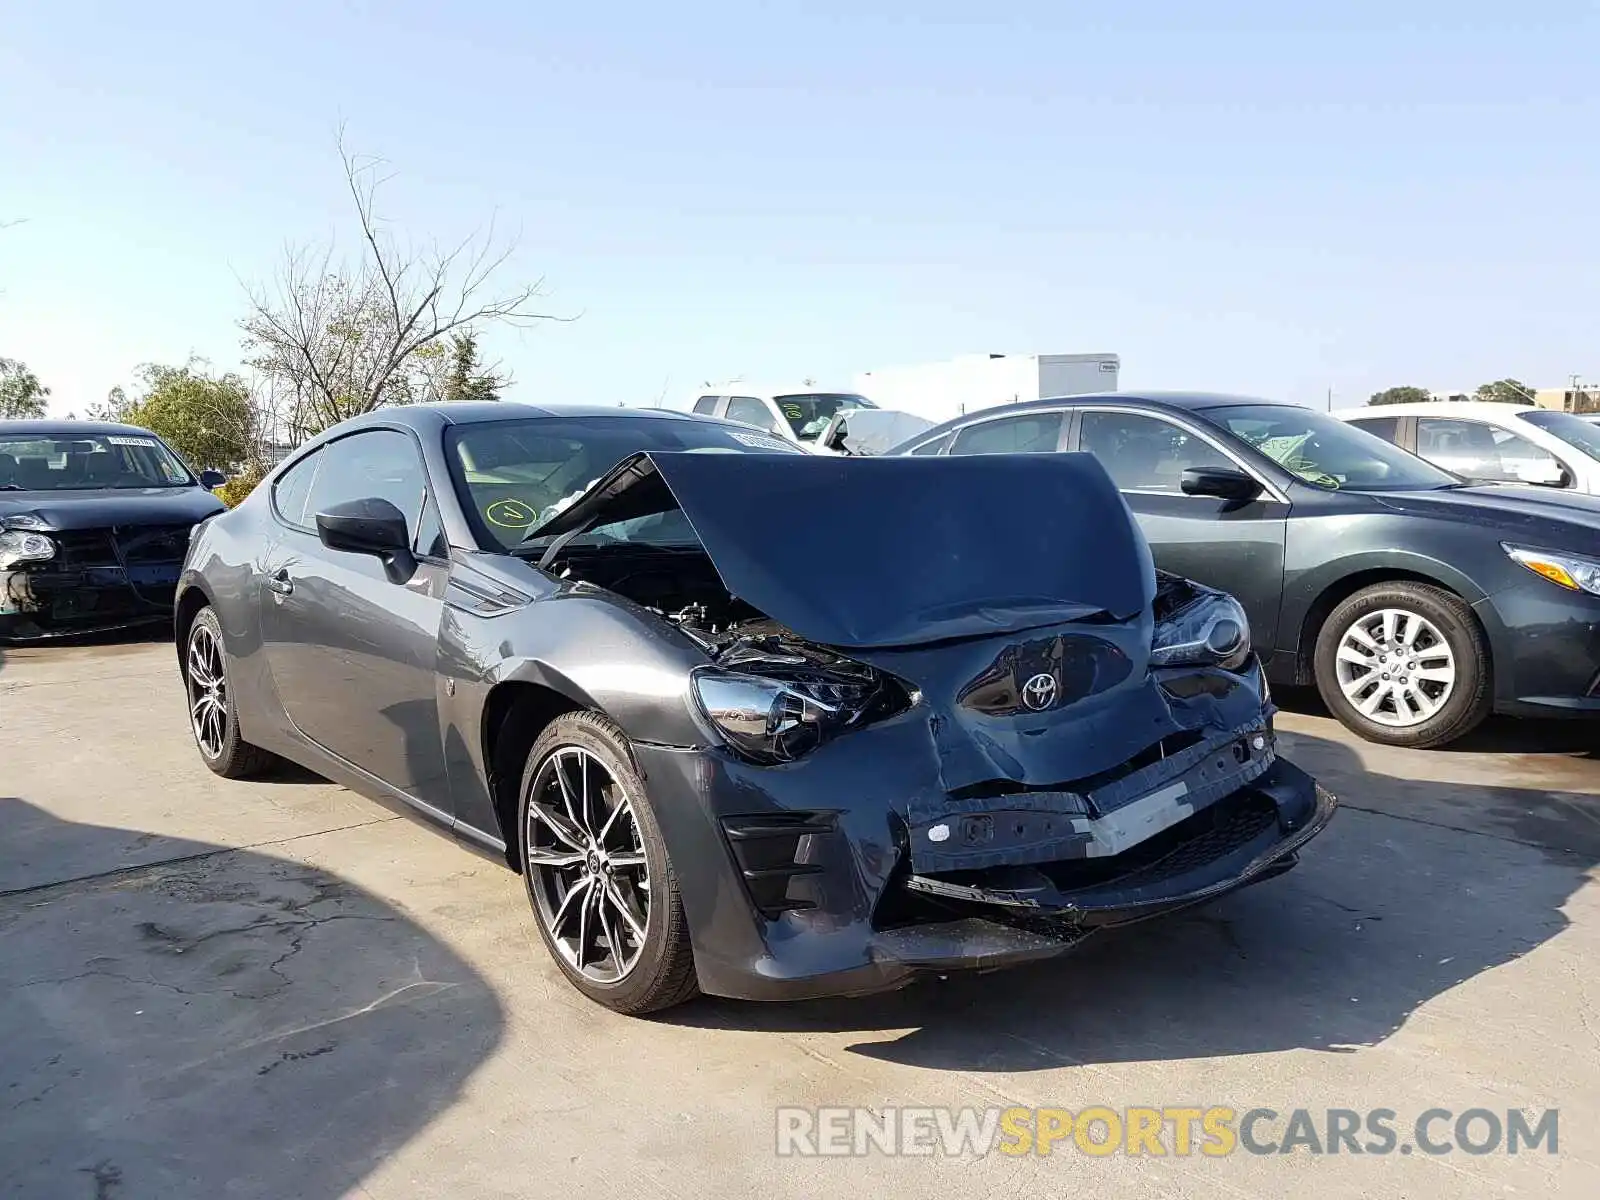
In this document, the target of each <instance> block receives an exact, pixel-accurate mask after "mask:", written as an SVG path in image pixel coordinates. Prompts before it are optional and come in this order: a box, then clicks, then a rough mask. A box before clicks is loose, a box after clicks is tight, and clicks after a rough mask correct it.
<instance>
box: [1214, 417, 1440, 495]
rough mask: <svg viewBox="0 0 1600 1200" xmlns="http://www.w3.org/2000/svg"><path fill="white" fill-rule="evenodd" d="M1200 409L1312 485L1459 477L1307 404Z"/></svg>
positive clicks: (1429, 484) (1420, 484)
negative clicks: (1304, 406)
mask: <svg viewBox="0 0 1600 1200" xmlns="http://www.w3.org/2000/svg"><path fill="white" fill-rule="evenodd" d="M1199 415H1200V416H1202V417H1204V418H1205V419H1206V420H1207V421H1209V422H1210V423H1211V424H1213V425H1215V426H1217V427H1219V428H1221V429H1224V430H1226V431H1227V432H1228V433H1231V434H1233V436H1234V437H1236V438H1238V439H1239V440H1241V441H1243V442H1246V443H1247V444H1249V445H1250V446H1253V447H1254V448H1255V449H1257V450H1259V451H1261V453H1262V454H1265V455H1266V456H1267V457H1268V458H1270V459H1271V460H1272V461H1273V462H1275V463H1277V464H1278V465H1279V466H1280V467H1282V468H1283V469H1284V470H1286V471H1289V472H1291V473H1292V474H1294V475H1295V476H1297V477H1298V478H1300V479H1301V480H1303V481H1304V482H1306V483H1309V484H1310V485H1311V486H1312V487H1320V488H1329V489H1339V488H1345V489H1349V490H1351V491H1358V492H1398V491H1417V490H1425V489H1429V488H1443V487H1457V486H1460V484H1461V483H1462V482H1463V481H1462V480H1461V479H1459V478H1458V477H1457V476H1455V475H1452V474H1450V473H1449V472H1448V471H1442V470H1440V469H1439V468H1438V467H1435V466H1433V465H1432V464H1431V463H1426V462H1423V461H1422V459H1420V458H1418V457H1416V456H1415V455H1414V454H1409V453H1407V452H1406V451H1404V450H1402V449H1400V447H1398V446H1394V445H1391V444H1390V443H1388V442H1386V441H1384V440H1383V439H1382V438H1380V437H1378V436H1376V435H1375V434H1371V433H1367V432H1366V431H1365V430H1362V429H1357V428H1356V427H1355V426H1353V425H1347V424H1345V423H1344V422H1343V421H1340V420H1338V419H1337V418H1335V417H1331V416H1328V415H1327V414H1326V413H1319V412H1315V411H1313V410H1312V409H1309V408H1295V407H1292V406H1289V405H1277V404H1235V405H1228V406H1226V407H1223V408H1211V409H1205V410H1204V411H1202V412H1201V413H1199Z"/></svg>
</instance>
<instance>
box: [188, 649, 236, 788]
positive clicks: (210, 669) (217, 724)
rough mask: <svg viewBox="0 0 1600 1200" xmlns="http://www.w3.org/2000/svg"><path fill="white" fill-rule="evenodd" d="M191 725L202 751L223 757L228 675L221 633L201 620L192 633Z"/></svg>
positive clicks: (190, 668)
mask: <svg viewBox="0 0 1600 1200" xmlns="http://www.w3.org/2000/svg"><path fill="white" fill-rule="evenodd" d="M189 724H190V725H191V726H193V728H194V740H195V743H196V744H197V745H198V746H199V747H200V753H201V754H204V755H205V756H206V757H207V758H221V757H222V749H223V747H224V746H225V745H226V744H227V740H228V676H227V673H226V672H225V671H224V669H223V666H222V647H221V645H219V644H218V642H217V635H216V634H215V633H213V632H212V631H211V627H210V626H209V625H203V624H199V623H196V625H195V627H194V632H193V633H191V634H190V635H189Z"/></svg>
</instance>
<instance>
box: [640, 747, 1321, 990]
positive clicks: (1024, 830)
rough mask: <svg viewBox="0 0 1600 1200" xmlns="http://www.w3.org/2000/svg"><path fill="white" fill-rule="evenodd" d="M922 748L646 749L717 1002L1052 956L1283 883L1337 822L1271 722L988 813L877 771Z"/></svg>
mask: <svg viewBox="0 0 1600 1200" xmlns="http://www.w3.org/2000/svg"><path fill="white" fill-rule="evenodd" d="M917 737H918V730H917V728H916V723H915V722H914V721H904V722H899V723H895V722H891V723H889V725H888V726H886V727H880V728H879V729H878V730H876V731H874V736H873V737H871V738H867V737H863V738H861V739H841V740H840V741H839V742H838V743H836V744H835V745H833V746H830V747H828V748H827V750H828V752H827V753H823V754H819V755H817V756H815V758H814V760H813V761H808V762H804V763H798V764H793V765H792V766H790V767H786V768H778V769H763V768H755V767H750V766H747V765H745V764H743V763H740V762H737V761H734V760H731V759H729V758H728V757H726V756H724V755H722V754H720V753H718V752H716V751H689V750H674V749H669V748H666V747H653V746H638V747H636V754H637V756H638V759H639V765H640V767H641V769H642V772H643V774H644V776H645V778H646V780H647V786H648V787H649V789H650V792H651V795H652V798H653V799H654V800H655V801H656V803H655V804H654V805H653V807H654V809H655V811H656V813H657V815H658V819H659V820H660V821H661V824H662V832H663V836H664V837H665V838H666V841H667V845H668V850H669V852H670V853H671V855H672V858H673V862H674V865H675V867H676V868H677V871H676V873H677V876H678V881H679V886H680V890H681V892H682V894H683V900H684V907H685V911H686V914H687V915H688V917H689V921H690V927H691V932H692V934H693V940H694V945H695V964H696V969H697V971H698V972H699V976H700V982H701V986H702V988H703V989H704V990H705V991H707V992H710V993H713V994H717V995H725V996H734V997H740V998H746V999H772V1000H792V999H803V998H810V997H820V996H828V995H854V994H862V993H868V992H874V991H882V990H886V989H890V988H894V987H898V986H901V985H903V984H904V983H906V982H908V981H910V980H911V979H912V978H914V977H915V976H916V975H918V974H919V973H923V972H929V971H940V972H943V971H952V970H989V969H997V968H1001V967H1009V966H1014V965H1018V964H1020V963H1025V962H1030V961H1034V960H1037V959H1043V958H1051V957H1055V956H1057V955H1060V954H1063V953H1065V952H1067V951H1069V950H1071V949H1073V948H1074V947H1076V946H1077V945H1079V944H1080V943H1082V941H1083V940H1084V939H1085V938H1087V937H1088V936H1090V935H1091V934H1092V933H1094V932H1095V931H1096V930H1098V929H1101V928H1104V927H1108V926H1114V925H1121V924H1127V923H1129V922H1133V921H1138V920H1143V919H1146V918H1149V917H1153V916H1157V915H1160V914H1163V913H1168V912H1172V911H1175V910H1178V909H1181V908H1186V907H1188V906H1191V905H1194V904H1199V903H1202V902H1205V901H1208V900H1211V899H1214V898H1216V897H1217V896H1220V895H1222V894H1224V893H1226V892H1229V891H1232V890H1235V889H1237V888H1241V887H1244V886H1247V885H1249V884H1252V883H1256V882H1259V881H1261V880H1265V879H1269V878H1272V877H1273V876H1275V875H1278V874H1281V873H1282V872H1284V871H1286V870H1288V869H1289V868H1290V867H1292V866H1293V865H1294V863H1295V862H1296V860H1297V852H1298V850H1299V848H1300V847H1301V846H1303V845H1304V844H1305V843H1306V842H1307V841H1309V840H1310V839H1311V838H1313V837H1315V836H1316V834H1317V833H1319V832H1320V831H1321V830H1322V828H1323V827H1324V826H1325V825H1326V824H1327V823H1328V821H1329V820H1330V819H1331V817H1332V815H1333V813H1334V810H1335V808H1336V807H1337V803H1336V801H1335V800H1334V798H1333V797H1332V796H1331V795H1330V794H1329V793H1328V792H1326V791H1325V790H1323V789H1322V788H1321V787H1319V786H1318V785H1317V784H1316V782H1315V781H1314V780H1313V779H1312V778H1311V777H1310V776H1309V775H1307V774H1306V773H1305V772H1303V771H1301V770H1299V769H1298V768H1297V767H1295V766H1293V765H1292V764H1290V763H1288V762H1285V761H1284V760H1282V759H1280V758H1278V757H1277V755H1276V748H1275V743H1274V740H1273V736H1272V732H1271V730H1270V727H1268V726H1267V725H1266V724H1265V722H1263V721H1256V722H1251V723H1249V724H1247V725H1244V726H1241V727H1238V728H1235V729H1232V730H1228V731H1226V732H1225V733H1221V734H1216V735H1214V736H1211V737H1208V738H1205V739H1202V740H1197V741H1195V742H1194V743H1193V744H1191V745H1188V746H1186V747H1184V748H1182V749H1180V750H1177V751H1175V752H1172V753H1167V754H1164V755H1162V756H1160V757H1158V758H1157V759H1156V760H1155V761H1153V762H1148V763H1145V764H1143V765H1140V766H1137V767H1136V768H1135V769H1132V770H1128V771H1126V772H1124V773H1122V774H1120V776H1119V777H1117V778H1115V779H1113V780H1111V781H1110V782H1106V783H1102V784H1100V785H1099V786H1088V787H1085V788H1083V789H1081V790H1077V791H1044V790H1038V789H1033V790H1028V791H1020V792H1014V793H1009V794H1003V795H994V796H983V797H970V796H969V797H951V796H949V795H945V794H928V793H924V794H921V795H918V796H913V797H911V798H910V799H907V798H905V796H904V794H903V789H904V780H905V777H904V773H903V771H902V772H898V773H897V772H894V771H893V770H892V768H891V767H889V766H887V765H880V764H889V763H893V762H895V761H899V762H902V763H903V762H905V761H906V754H909V753H912V752H913V747H914V746H915V745H916V742H917ZM897 739H899V740H901V746H900V749H901V750H902V751H903V752H904V753H900V754H897V753H896V748H895V747H894V746H893V743H894V742H895V741H896V740H897ZM874 743H877V744H874ZM1091 782H1092V781H1091ZM897 783H898V785H899V787H900V789H901V794H900V795H896V794H894V789H895V786H896V784H897ZM818 796H823V797H828V798H829V800H830V802H832V803H834V804H836V805H837V807H833V808H828V809H818V808H816V807H815V805H816V798H817V797H818Z"/></svg>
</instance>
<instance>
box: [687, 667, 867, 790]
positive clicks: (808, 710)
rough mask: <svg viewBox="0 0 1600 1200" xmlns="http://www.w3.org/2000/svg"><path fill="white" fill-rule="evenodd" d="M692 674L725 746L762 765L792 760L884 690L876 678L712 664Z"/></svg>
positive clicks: (845, 725)
mask: <svg viewBox="0 0 1600 1200" xmlns="http://www.w3.org/2000/svg"><path fill="white" fill-rule="evenodd" d="M692 680H693V685H692V686H693V688H694V694H695V699H696V701H697V702H698V703H699V705H700V711H701V712H703V713H704V714H705V716H706V719H707V720H708V721H710V722H711V724H712V725H713V726H715V727H716V730H717V732H718V733H719V734H720V735H721V736H722V738H723V740H724V741H725V742H726V743H727V744H728V747H729V748H730V749H731V750H733V751H734V752H735V753H737V754H738V755H739V756H740V757H741V758H746V759H749V760H750V761H751V762H753V763H758V764H761V765H763V766H773V765H776V764H778V763H786V762H793V761H794V760H795V759H797V758H800V757H802V756H803V755H806V754H809V753H810V752H811V751H812V750H815V749H816V748H817V747H818V746H820V745H821V744H822V743H823V742H825V741H827V740H828V739H829V738H830V737H833V736H835V735H836V734H838V733H841V732H843V731H844V730H846V729H849V728H850V727H852V726H854V725H857V724H860V723H863V720H864V718H866V717H867V716H868V714H869V712H870V711H872V710H873V709H875V708H876V707H878V702H879V701H880V699H881V696H882V692H883V687H882V684H881V683H880V682H879V681H876V680H872V681H860V682H858V681H854V680H852V681H840V680H835V679H831V678H823V677H815V678H813V677H809V676H806V675H802V674H795V675H793V676H789V677H786V678H783V679H776V678H771V677H768V676H765V675H752V674H745V673H743V672H739V671H727V670H722V669H720V668H715V667H702V668H700V669H699V670H697V671H695V672H694V674H693V676H692Z"/></svg>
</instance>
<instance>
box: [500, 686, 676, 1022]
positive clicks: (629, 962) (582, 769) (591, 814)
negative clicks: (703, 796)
mask: <svg viewBox="0 0 1600 1200" xmlns="http://www.w3.org/2000/svg"><path fill="white" fill-rule="evenodd" d="M520 795H521V799H520V802H519V804H518V822H519V827H520V830H521V837H522V877H523V882H524V883H525V884H526V886H527V891H528V902H529V904H530V905H531V906H532V908H533V915H534V920H535V922H536V923H537V924H538V926H539V934H540V936H541V937H543V938H544V944H545V948H546V949H548V950H549V951H550V957H551V958H553V959H555V962H556V966H558V967H560V968H561V972H562V974H564V975H565V976H566V977H567V980H568V981H569V982H570V983H571V984H572V986H573V987H575V988H577V989H578V990H579V991H580V992H582V993H583V994H584V995H585V996H587V997H589V999H591V1000H593V1001H595V1002H596V1003H598V1004H603V1005H605V1007H607V1008H609V1009H612V1010H613V1011H615V1012H620V1013H628V1014H641V1013H648V1012H657V1011H659V1010H661V1009H664V1008H670V1007H672V1006H673V1005H676V1004H682V1003H683V1002H684V1001H686V1000H689V999H690V998H692V997H693V996H695V995H696V994H697V993H698V992H699V986H698V983H697V981H696V979H695V973H694V953H693V950H692V949H691V947H690V944H689V927H688V922H687V920H686V919H685V917H684V914H683V901H682V899H681V898H680V897H679V894H678V881H677V876H676V875H675V874H674V873H673V869H672V863H671V860H670V859H669V858H668V857H667V847H666V843H665V842H664V841H662V838H661V830H660V827H659V825H658V824H657V823H656V818H655V813H654V812H653V811H652V809H651V807H650V799H649V796H648V795H647V794H646V792H645V787H644V781H643V780H642V779H640V777H639V773H638V771H637V770H636V769H635V768H634V765H633V756H632V753H631V752H630V751H629V749H628V743H627V738H626V737H625V736H624V735H623V733H622V731H621V730H620V729H618V728H617V727H616V726H615V725H613V724H612V723H611V722H610V721H608V720H607V719H606V718H605V717H604V716H602V715H601V714H599V713H595V712H576V713H568V714H566V715H565V716H561V717H557V718H556V719H555V720H554V721H552V722H551V723H550V725H549V726H548V727H546V729H545V730H544V732H543V733H541V734H540V735H539V738H538V740H536V741H535V742H534V744H533V749H532V750H530V751H529V752H528V763H527V767H526V768H525V769H524V771H523V774H522V788H521V793H520Z"/></svg>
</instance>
